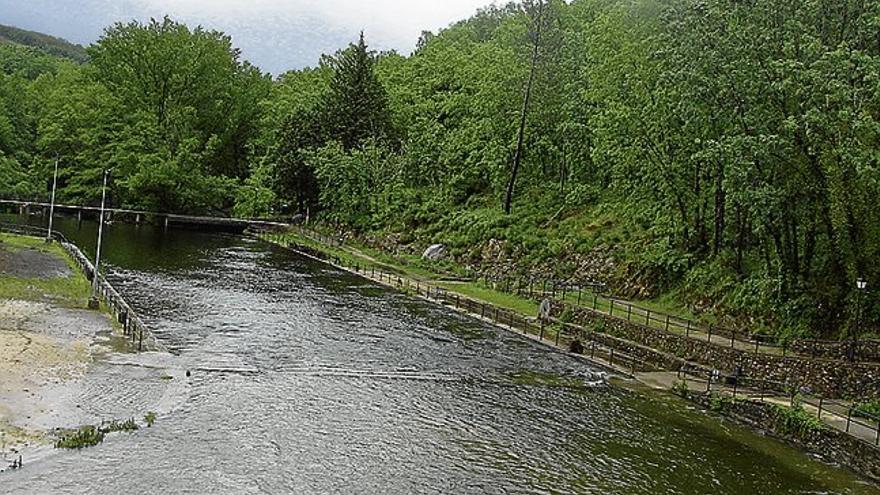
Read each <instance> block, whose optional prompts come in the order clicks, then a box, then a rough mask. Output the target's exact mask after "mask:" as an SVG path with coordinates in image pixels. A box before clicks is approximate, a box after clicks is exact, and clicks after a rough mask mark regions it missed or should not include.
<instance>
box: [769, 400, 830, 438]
mask: <svg viewBox="0 0 880 495" xmlns="http://www.w3.org/2000/svg"><path fill="white" fill-rule="evenodd" d="M773 416H774V421H775V427H776V430H777V431H779V432H780V433H783V434H786V435H795V436H799V437H808V436H810V435H811V434H812V433H814V432H817V431H822V430H825V429H826V428H827V426H825V423H823V422H822V421H821V420H820V419H819V418H817V417H816V416H813V415H812V414H811V413H809V412H807V411H806V410H805V409H804V408H803V406H802V405H801V404H800V403H799V402H796V403H795V405H794V407H785V406H780V405H776V404H774V405H773Z"/></svg>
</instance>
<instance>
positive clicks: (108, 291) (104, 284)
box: [0, 223, 159, 351]
mask: <svg viewBox="0 0 880 495" xmlns="http://www.w3.org/2000/svg"><path fill="white" fill-rule="evenodd" d="M0 232H8V233H12V234H19V235H26V236H32V237H42V238H46V237H48V234H49V232H48V230H47V229H43V228H40V227H34V226H29V225H17V224H9V223H0ZM52 239H53V240H54V241H56V242H58V244H59V245H60V246H61V248H62V249H64V251H65V252H67V254H68V255H69V256H70V257H71V258H72V259H73V260H74V262H75V263H76V264H77V266H79V268H80V269H81V270H82V272H83V274H84V275H85V277H86V279H87V280H88V281H89V282H91V283H92V284H94V283H95V282H94V277H95V267H94V265H92V262H91V261H89V259H88V258H87V257H86V255H85V254H83V252H82V251H81V250H80V249H79V248H78V247H77V246H76V245H75V244H73V243H72V242H70V241H68V240H67V239H66V238H65V237H64V235H62V234H61V233H59V232H57V231H55V232H52ZM97 295H99V296H100V298H101V300H102V301H104V304H105V305H106V306H107V309H109V310H110V313H111V314H112V315H113V317H114V318H116V321H117V322H119V324H120V325H121V326H122V334H123V335H124V336H125V337H126V338H128V339H129V340H130V341H131V344H132V345H133V346H136V347H137V350H138V351H143V350H144V340H145V339H146V340H147V344H148V346H150V347H158V346H159V344H158V343H157V342H155V341H153V339H151V337H150V335H151V334H150V332H149V330H148V329H147V326H146V325H144V322H143V320H141V318H140V316H138V314H137V312H135V310H134V309H132V307H131V306H130V305H129V304H128V303H127V302H126V301H125V299H124V298H123V297H122V295H120V294H119V292H118V291H117V290H116V289H115V288H113V286H112V285H111V284H110V282H108V281H107V279H106V278H105V277H104V275H103V274H100V273H99V274H98V282H97ZM151 341H152V342H151Z"/></svg>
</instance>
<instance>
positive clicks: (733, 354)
mask: <svg viewBox="0 0 880 495" xmlns="http://www.w3.org/2000/svg"><path fill="white" fill-rule="evenodd" d="M565 309H568V310H569V312H570V313H571V314H572V320H571V321H572V323H576V324H578V325H581V326H584V327H587V328H591V329H595V330H596V331H597V332H598V333H602V334H606V335H610V336H614V337H618V338H620V339H624V340H628V341H631V342H635V343H637V344H640V345H642V346H645V347H648V348H651V349H654V350H657V351H660V352H661V353H666V354H669V355H672V356H675V357H676V358H679V359H681V360H685V361H691V362H695V363H699V364H701V365H704V366H707V367H710V368H714V369H717V370H719V371H720V372H721V373H724V374H734V372H735V370H737V369H739V370H740V371H741V373H742V374H743V375H745V376H747V377H749V378H751V379H754V380H767V381H770V382H777V384H778V385H779V387H780V388H786V387H798V388H800V387H808V388H809V389H810V390H811V392H812V393H814V394H818V395H823V396H825V397H833V398H880V365H878V364H875V363H841V362H839V361H824V360H819V359H809V358H803V357H791V356H790V357H783V356H776V355H771V354H762V353H757V354H756V353H754V352H748V351H743V350H739V349H734V348H729V347H724V346H720V345H717V344H711V343H708V342H705V341H701V340H697V339H694V338H689V337H685V336H684V335H676V334H672V333H668V332H665V331H663V330H661V329H657V328H651V327H648V326H645V325H641V324H639V323H636V322H632V321H627V320H623V319H620V318H616V317H613V316H608V315H605V314H602V313H598V312H594V311H592V310H589V309H587V308H580V307H573V306H570V305H564V304H563V303H560V302H554V303H553V308H552V314H553V315H559V314H561V313H562V312H563V311H564V310H565ZM651 356H652V355H651V354H644V357H645V358H646V359H648V358H651ZM668 363H669V360H668V359H666V358H663V359H661V360H660V362H657V363H656V364H657V365H658V366H661V367H666V369H672V370H676V369H678V367H677V366H675V365H673V366H668V367H667V365H668ZM781 391H784V390H781Z"/></svg>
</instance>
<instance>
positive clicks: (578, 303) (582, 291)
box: [577, 287, 584, 306]
mask: <svg viewBox="0 0 880 495" xmlns="http://www.w3.org/2000/svg"><path fill="white" fill-rule="evenodd" d="M583 293H584V290H583V289H581V288H580V287H578V302H577V305H578V306H580V305H581V295H582V294H583Z"/></svg>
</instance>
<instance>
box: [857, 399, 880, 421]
mask: <svg viewBox="0 0 880 495" xmlns="http://www.w3.org/2000/svg"><path fill="white" fill-rule="evenodd" d="M853 414H854V415H856V416H861V417H863V418H871V419H877V418H880V400H877V399H873V400H870V401H868V402H862V403H860V404H856V406H855V407H854V408H853Z"/></svg>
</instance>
